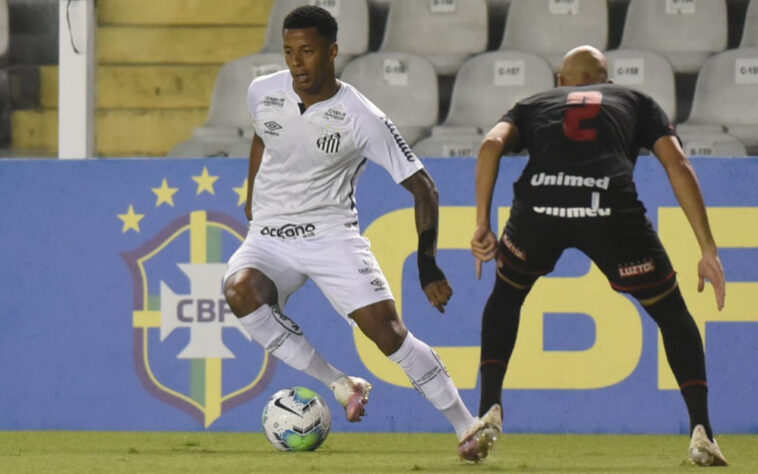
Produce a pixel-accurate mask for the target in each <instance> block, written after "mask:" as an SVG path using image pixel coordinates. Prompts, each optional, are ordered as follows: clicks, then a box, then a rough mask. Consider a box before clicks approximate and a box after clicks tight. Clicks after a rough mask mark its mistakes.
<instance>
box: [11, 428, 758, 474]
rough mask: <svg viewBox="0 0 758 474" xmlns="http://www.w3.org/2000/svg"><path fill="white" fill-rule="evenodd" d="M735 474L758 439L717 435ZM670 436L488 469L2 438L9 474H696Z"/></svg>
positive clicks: (361, 439)
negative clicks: (658, 473)
mask: <svg viewBox="0 0 758 474" xmlns="http://www.w3.org/2000/svg"><path fill="white" fill-rule="evenodd" d="M718 441H719V444H720V445H721V448H722V451H723V452H724V455H725V456H726V457H727V459H728V460H729V462H730V466H729V467H728V468H726V469H727V470H728V471H727V472H731V473H736V472H752V473H755V472H758V435H721V436H719V437H718ZM687 445H688V439H687V438H686V437H685V436H671V435H534V434H529V435H527V434H504V435H503V436H502V438H501V439H500V440H499V441H498V442H497V445H496V446H495V450H494V451H493V452H492V453H491V454H490V456H489V457H488V458H487V459H486V460H485V461H484V462H482V463H480V464H475V465H474V464H465V463H463V462H461V461H459V460H458V456H457V453H456V451H455V448H456V440H455V437H454V436H453V435H452V434H405V433H332V434H331V435H330V436H329V438H328V439H327V441H326V442H325V443H324V445H323V446H322V447H321V448H319V449H318V450H317V451H315V452H306V453H284V452H279V451H276V450H274V448H273V447H272V446H271V445H270V444H269V443H268V441H267V440H266V439H265V437H264V436H263V434H261V433H194V432H193V433H162V432H161V433H140V432H117V433H116V432H71V431H2V432H0V472H2V473H12V474H16V473H56V474H58V473H77V474H79V473H108V474H115V473H129V474H134V473H139V474H141V473H161V474H162V473H182V474H186V473H211V472H212V473H216V472H218V473H225V474H226V473H249V472H264V473H277V474H278V473H300V472H323V473H359V474H368V473H373V472H427V473H447V472H465V473H491V472H535V473H537V472H547V473H560V472H567V473H581V472H588V473H614V472H633V473H652V472H675V473H680V474H682V473H687V472H693V471H694V470H699V469H702V468H698V467H694V466H689V465H685V464H683V463H682V461H683V460H684V459H685V457H686V452H687Z"/></svg>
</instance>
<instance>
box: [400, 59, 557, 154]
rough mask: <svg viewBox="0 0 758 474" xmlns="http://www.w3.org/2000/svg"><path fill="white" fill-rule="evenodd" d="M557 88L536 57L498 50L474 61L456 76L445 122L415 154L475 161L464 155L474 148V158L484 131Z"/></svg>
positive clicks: (548, 72)
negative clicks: (523, 101)
mask: <svg viewBox="0 0 758 474" xmlns="http://www.w3.org/2000/svg"><path fill="white" fill-rule="evenodd" d="M553 85H554V82H553V72H552V70H551V68H550V65H549V64H548V63H547V61H545V60H544V59H543V58H541V57H539V56H537V55H535V54H531V53H521V52H516V51H494V52H491V53H484V54H480V55H478V56H474V57H473V58H471V59H469V60H468V61H466V62H465V63H464V64H463V66H461V69H460V71H458V74H457V75H456V78H455V85H454V86H453V95H452V98H451V101H450V110H449V112H448V114H447V117H446V118H445V120H444V122H443V123H442V124H441V125H439V126H436V127H434V128H433V129H432V135H431V136H430V137H429V138H426V139H424V140H422V141H421V142H419V143H418V144H417V146H416V147H414V150H416V153H417V154H422V155H424V156H431V155H434V156H471V155H467V154H465V153H466V152H467V151H468V150H469V149H470V148H471V147H472V146H474V155H476V151H478V149H479V144H480V143H481V141H482V133H483V132H487V131H489V129H490V128H492V126H493V125H494V124H495V123H496V122H497V121H498V119H499V118H500V117H502V116H503V114H505V113H506V112H507V111H508V110H509V109H510V108H511V107H513V105H514V104H515V103H516V102H518V101H519V100H521V99H524V98H526V97H529V96H531V95H533V94H536V93H538V92H542V91H545V90H548V89H552V88H553ZM472 144H473V145H472Z"/></svg>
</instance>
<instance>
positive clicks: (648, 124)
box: [639, 95, 676, 150]
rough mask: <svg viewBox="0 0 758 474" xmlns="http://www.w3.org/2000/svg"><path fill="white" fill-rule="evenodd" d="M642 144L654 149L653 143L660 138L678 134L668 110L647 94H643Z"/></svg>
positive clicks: (641, 115)
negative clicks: (665, 110) (664, 109)
mask: <svg viewBox="0 0 758 474" xmlns="http://www.w3.org/2000/svg"><path fill="white" fill-rule="evenodd" d="M639 124H640V133H639V137H640V144H641V145H642V146H643V147H645V148H647V149H649V150H652V149H653V145H655V142H656V141H658V139H659V138H661V137H664V136H671V135H673V136H676V130H675V129H674V125H673V124H672V123H671V121H670V120H669V118H668V116H667V115H666V112H664V111H663V109H662V108H661V106H660V105H658V103H657V102H656V101H655V100H654V99H653V98H652V97H649V96H647V95H643V99H642V107H641V109H640V117H639Z"/></svg>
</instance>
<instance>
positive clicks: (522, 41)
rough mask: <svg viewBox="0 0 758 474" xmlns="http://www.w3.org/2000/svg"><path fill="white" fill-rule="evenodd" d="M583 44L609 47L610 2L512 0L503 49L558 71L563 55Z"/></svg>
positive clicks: (598, 0)
mask: <svg viewBox="0 0 758 474" xmlns="http://www.w3.org/2000/svg"><path fill="white" fill-rule="evenodd" d="M661 1H662V0H661ZM583 44H589V45H591V46H594V47H596V48H598V49H600V50H604V49H605V48H606V46H607V44H608V5H607V4H606V0H567V1H561V2H555V1H547V0H545V1H542V0H511V5H510V8H509V9H508V18H507V20H506V22H505V33H504V34H503V42H502V43H501V44H500V49H501V50H516V51H528V52H531V53H534V54H539V55H540V56H542V57H544V58H545V59H547V61H548V62H549V63H550V66H551V67H552V68H553V70H554V71H557V70H558V68H559V67H560V64H561V61H562V59H563V56H564V55H565V54H566V53H567V52H568V51H569V50H570V49H572V48H574V47H576V46H579V45H583Z"/></svg>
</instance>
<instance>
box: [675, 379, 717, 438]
mask: <svg viewBox="0 0 758 474" xmlns="http://www.w3.org/2000/svg"><path fill="white" fill-rule="evenodd" d="M682 396H683V397H684V403H686V404H687V412H688V413H689V415H690V435H692V430H694V429H695V426H697V425H703V427H704V428H705V433H706V434H707V435H708V439H710V440H711V441H713V430H712V429H711V422H710V419H709V418H708V386H706V385H690V386H687V387H684V388H683V389H682Z"/></svg>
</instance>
